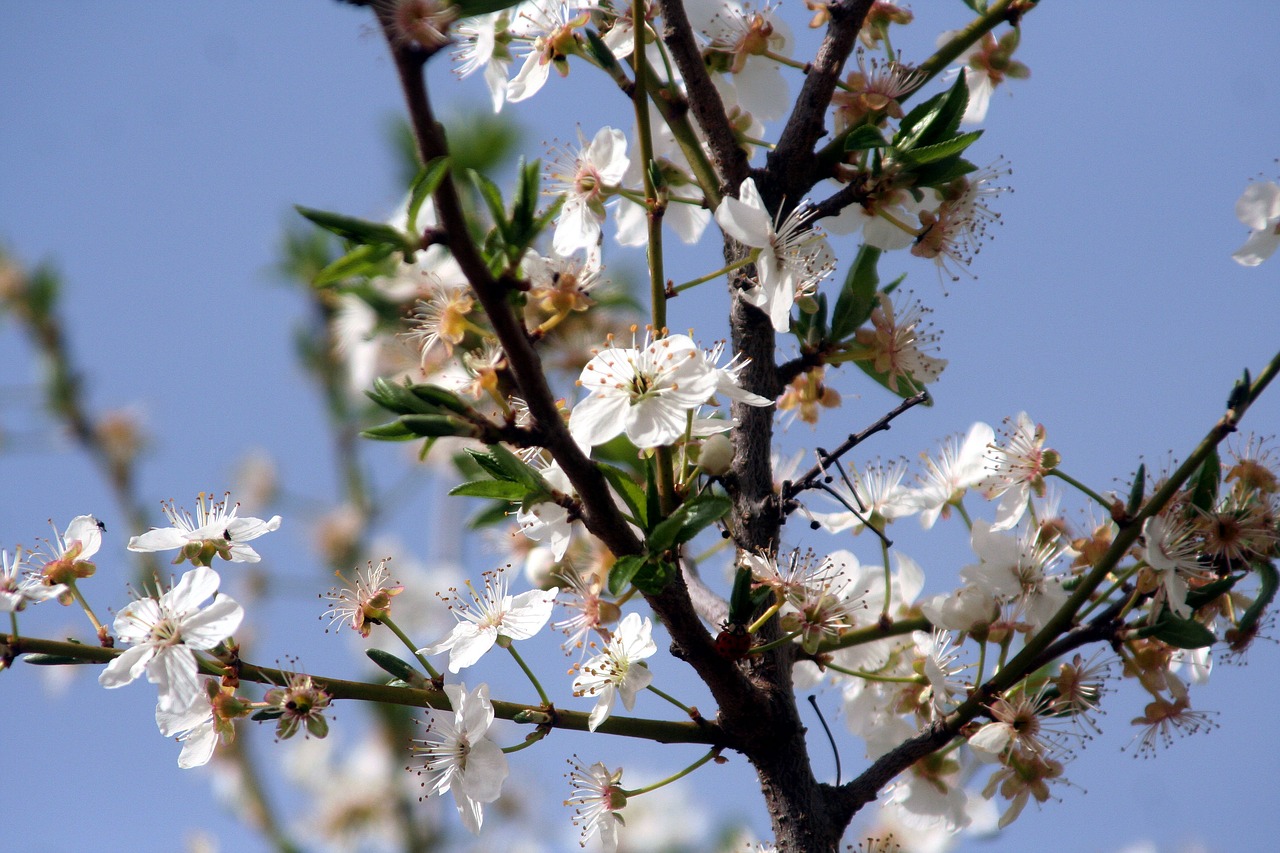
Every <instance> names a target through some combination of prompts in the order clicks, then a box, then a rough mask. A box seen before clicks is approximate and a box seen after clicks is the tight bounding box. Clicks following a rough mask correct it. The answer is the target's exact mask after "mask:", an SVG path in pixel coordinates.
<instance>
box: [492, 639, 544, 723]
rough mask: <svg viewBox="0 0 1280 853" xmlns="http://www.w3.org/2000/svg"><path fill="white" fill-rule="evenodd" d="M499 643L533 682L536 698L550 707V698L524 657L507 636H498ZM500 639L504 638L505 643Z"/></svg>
mask: <svg viewBox="0 0 1280 853" xmlns="http://www.w3.org/2000/svg"><path fill="white" fill-rule="evenodd" d="M498 640H499V643H500V645H504V646H506V648H507V651H509V652H511V657H513V658H515V661H516V663H518V664H519V665H520V669H522V670H524V674H525V675H526V676H528V678H529V681H530V682H531V683H532V684H533V689H534V690H537V691H538V698H539V699H541V700H542V704H543V705H544V706H546V707H548V708H549V707H551V700H550V699H548V698H547V691H545V690H543V689H542V684H541V683H540V682H539V681H538V677H537V676H536V675H534V674H533V670H531V669H529V665H528V664H526V663H525V662H524V658H522V657H520V653H519V652H517V651H516V647H515V646H513V645H512V644H511V640H510V639H508V638H507V637H499V638H498ZM502 640H506V642H505V643H503V642H502Z"/></svg>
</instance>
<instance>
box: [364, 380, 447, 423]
mask: <svg viewBox="0 0 1280 853" xmlns="http://www.w3.org/2000/svg"><path fill="white" fill-rule="evenodd" d="M364 393H365V396H367V397H368V398H369V399H370V400H372V401H373V402H375V403H377V404H378V405H379V406H381V407H382V408H384V409H387V410H389V411H392V412H395V413H396V414H397V415H435V414H439V413H440V407H439V406H436V405H434V404H433V403H430V402H428V401H427V400H424V399H422V398H421V397H419V396H418V395H417V394H414V393H413V392H412V391H410V390H409V389H408V388H407V387H405V386H404V385H400V384H398V383H396V382H388V381H387V380H386V379H383V378H382V377H378V378H376V379H374V380H373V387H372V388H370V389H367V390H366V391H365V392H364Z"/></svg>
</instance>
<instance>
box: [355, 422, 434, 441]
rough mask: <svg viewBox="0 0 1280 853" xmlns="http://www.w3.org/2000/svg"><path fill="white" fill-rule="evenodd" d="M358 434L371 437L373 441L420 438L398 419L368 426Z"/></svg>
mask: <svg viewBox="0 0 1280 853" xmlns="http://www.w3.org/2000/svg"><path fill="white" fill-rule="evenodd" d="M360 435H361V436H363V437H364V438H371V439H373V440H374V441H412V440H414V439H415V438H420V436H419V435H418V434H417V433H416V432H414V431H413V430H411V429H409V428H408V427H406V426H405V425H404V424H402V423H400V421H399V420H394V421H392V422H391V423H388V424H379V425H378V426H373V427H369V428H368V429H366V430H363V431H361V433H360Z"/></svg>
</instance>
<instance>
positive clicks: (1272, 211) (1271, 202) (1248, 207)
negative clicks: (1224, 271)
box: [1231, 181, 1280, 267]
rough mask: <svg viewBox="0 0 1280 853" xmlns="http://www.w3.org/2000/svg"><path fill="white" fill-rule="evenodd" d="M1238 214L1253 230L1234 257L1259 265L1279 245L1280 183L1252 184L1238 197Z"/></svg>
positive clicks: (1233, 253) (1240, 262)
mask: <svg viewBox="0 0 1280 853" xmlns="http://www.w3.org/2000/svg"><path fill="white" fill-rule="evenodd" d="M1236 218H1237V219H1239V220H1240V221H1241V222H1242V223H1244V225H1245V227H1246V228H1248V229H1249V230H1250V232H1251V233H1250V234H1249V239H1248V240H1245V241H1244V245H1243V246H1241V247H1240V248H1239V249H1236V250H1235V251H1234V252H1232V253H1231V257H1233V258H1235V260H1236V263H1238V264H1241V265H1243V266H1246V267H1256V266H1257V265H1258V264H1260V263H1262V262H1263V261H1265V260H1266V259H1267V258H1269V257H1271V256H1272V255H1273V254H1275V251H1276V247H1278V246H1280V185H1277V184H1276V183H1275V182H1274V181H1267V182H1266V183H1261V184H1249V186H1247V187H1245V188H1244V192H1243V193H1241V195H1240V198H1239V199H1238V200H1237V201H1236Z"/></svg>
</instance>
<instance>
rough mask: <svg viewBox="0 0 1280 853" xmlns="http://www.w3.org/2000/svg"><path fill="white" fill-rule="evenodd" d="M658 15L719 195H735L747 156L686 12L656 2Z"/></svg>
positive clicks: (678, 3) (673, 1) (668, 0)
mask: <svg viewBox="0 0 1280 853" xmlns="http://www.w3.org/2000/svg"><path fill="white" fill-rule="evenodd" d="M655 2H656V5H657V7H658V14H659V15H661V16H662V26H661V31H660V32H659V35H660V36H661V38H662V43H663V44H665V45H666V46H667V50H669V51H670V52H671V58H672V60H674V61H675V64H676V68H678V69H680V76H681V77H683V78H684V85H685V89H686V91H687V92H688V93H689V109H690V111H691V112H692V113H693V117H694V119H695V120H696V121H697V122H698V126H699V127H700V128H702V132H703V133H704V134H705V135H706V138H707V145H708V146H710V148H711V157H712V160H714V161H715V166H716V171H717V172H719V174H720V191H721V193H722V194H723V193H736V192H737V190H738V185H739V184H741V183H742V181H743V179H745V178H746V177H747V174H748V172H749V167H748V165H747V153H746V152H745V151H743V150H742V148H741V147H740V146H739V145H738V139H737V137H736V136H735V135H734V132H733V126H732V125H730V124H729V116H728V114H727V113H726V112H725V109H724V101H723V100H721V98H720V91H719V90H718V89H716V84H715V83H713V82H712V81H711V75H710V73H708V71H707V66H706V65H705V64H704V63H703V61H702V51H701V50H699V49H698V44H697V42H696V41H694V38H693V27H692V26H691V25H690V24H689V16H688V14H687V13H686V12H685V8H684V2H683V0H655Z"/></svg>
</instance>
